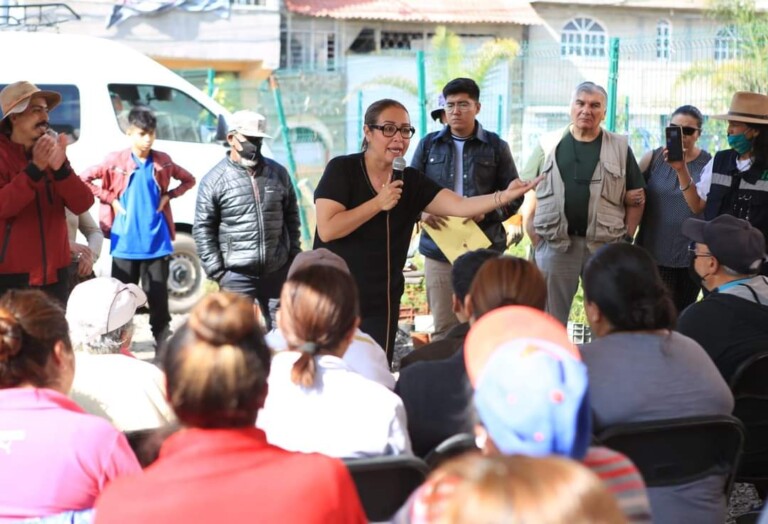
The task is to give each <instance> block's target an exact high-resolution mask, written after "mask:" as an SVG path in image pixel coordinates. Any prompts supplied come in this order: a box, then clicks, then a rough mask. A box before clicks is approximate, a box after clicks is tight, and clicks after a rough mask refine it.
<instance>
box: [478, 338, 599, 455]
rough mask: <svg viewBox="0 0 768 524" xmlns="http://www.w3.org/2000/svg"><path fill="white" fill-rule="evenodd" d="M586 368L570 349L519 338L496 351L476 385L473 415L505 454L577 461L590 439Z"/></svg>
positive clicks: (545, 341) (541, 341) (539, 340)
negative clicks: (563, 458) (549, 456)
mask: <svg viewBox="0 0 768 524" xmlns="http://www.w3.org/2000/svg"><path fill="white" fill-rule="evenodd" d="M588 384H589V380H588V375H587V368H586V366H585V365H584V364H583V363H582V362H580V361H579V360H577V359H576V358H575V357H574V355H573V353H572V352H571V351H570V349H566V348H563V347H562V346H560V345H559V344H555V343H553V342H551V341H548V340H542V339H537V338H521V339H517V340H512V341H510V342H506V343H504V344H502V345H501V346H499V347H498V348H497V349H496V351H495V352H494V353H493V355H491V356H490V358H489V359H488V363H487V365H486V366H485V368H484V369H483V370H482V372H481V373H480V376H479V377H478V379H477V384H476V386H475V395H474V405H475V409H476V410H477V415H478V417H479V418H480V421H481V422H482V424H483V426H485V429H486V431H487V432H488V435H489V436H490V438H491V439H492V440H493V442H494V444H495V445H496V447H497V448H498V449H499V451H501V452H502V453H503V454H504V455H511V454H523V455H530V456H534V457H540V456H546V455H552V454H555V455H563V456H566V457H570V458H573V459H577V460H578V459H581V458H583V457H584V456H585V455H586V453H587V448H588V447H589V443H590V439H591V433H592V431H591V413H590V405H589V394H588Z"/></svg>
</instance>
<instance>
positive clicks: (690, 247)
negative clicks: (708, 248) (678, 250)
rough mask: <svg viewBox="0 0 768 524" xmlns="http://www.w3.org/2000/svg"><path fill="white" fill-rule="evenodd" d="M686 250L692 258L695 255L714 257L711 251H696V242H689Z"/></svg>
mask: <svg viewBox="0 0 768 524" xmlns="http://www.w3.org/2000/svg"><path fill="white" fill-rule="evenodd" d="M688 252H689V253H690V254H691V255H693V258H697V257H714V255H713V254H712V253H698V252H697V251H696V242H691V243H690V244H688Z"/></svg>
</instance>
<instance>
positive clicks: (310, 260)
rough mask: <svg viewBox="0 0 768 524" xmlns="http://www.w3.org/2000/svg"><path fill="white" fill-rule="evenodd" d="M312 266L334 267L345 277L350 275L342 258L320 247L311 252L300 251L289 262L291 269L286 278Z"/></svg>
mask: <svg viewBox="0 0 768 524" xmlns="http://www.w3.org/2000/svg"><path fill="white" fill-rule="evenodd" d="M312 266H330V267H335V268H336V269H338V270H340V271H343V272H344V273H346V274H347V275H350V274H351V273H350V272H349V266H347V263H346V262H345V261H344V259H343V258H341V257H340V256H339V255H337V254H336V253H334V252H333V251H330V250H328V249H326V248H324V247H320V248H317V249H313V250H312V251H302V252H301V253H299V254H298V255H296V258H294V259H293V262H291V267H289V268H288V276H287V278H291V276H292V275H293V274H294V273H296V272H297V271H299V270H301V269H304V268H307V267H312Z"/></svg>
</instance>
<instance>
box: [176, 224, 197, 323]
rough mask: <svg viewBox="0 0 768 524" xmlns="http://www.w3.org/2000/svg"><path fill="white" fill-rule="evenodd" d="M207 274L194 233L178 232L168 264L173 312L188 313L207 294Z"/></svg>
mask: <svg viewBox="0 0 768 524" xmlns="http://www.w3.org/2000/svg"><path fill="white" fill-rule="evenodd" d="M203 282H205V275H204V273H203V268H202V267H201V266H200V259H199V258H197V248H196V247H195V241H194V239H193V238H192V235H190V234H188V233H181V232H177V233H176V240H174V242H173V254H172V255H171V259H170V263H169V264H168V308H169V309H170V312H171V313H186V312H188V311H189V310H190V309H192V307H193V306H194V305H195V304H197V302H198V301H199V300H200V299H201V298H202V296H203V295H204V294H205V289H204V288H203Z"/></svg>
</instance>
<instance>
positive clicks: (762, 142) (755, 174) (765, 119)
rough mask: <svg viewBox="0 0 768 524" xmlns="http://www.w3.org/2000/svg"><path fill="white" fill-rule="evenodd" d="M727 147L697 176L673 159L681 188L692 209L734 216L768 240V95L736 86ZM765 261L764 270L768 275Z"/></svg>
mask: <svg viewBox="0 0 768 524" xmlns="http://www.w3.org/2000/svg"><path fill="white" fill-rule="evenodd" d="M712 118H714V119H717V120H727V121H728V145H729V146H730V147H729V148H728V149H725V150H723V151H718V152H717V153H715V156H714V158H712V159H711V160H710V161H709V163H707V165H706V166H705V167H704V169H703V171H702V173H701V178H700V179H699V180H696V179H694V178H693V176H692V174H691V173H690V172H689V171H688V169H687V167H686V165H685V164H684V163H683V162H671V163H670V165H672V167H673V168H675V170H676V171H677V177H678V180H679V182H680V191H682V193H683V197H684V198H685V201H686V203H687V204H688V207H689V208H690V209H691V210H692V211H693V212H694V213H701V212H702V211H703V212H704V218H705V219H706V220H712V219H713V218H715V217H717V216H719V215H726V214H727V215H733V216H735V217H737V218H741V219H744V220H746V221H747V222H749V223H750V224H752V225H753V226H754V227H756V228H757V229H759V230H760V231H762V233H763V235H764V236H765V237H766V239H768V96H766V95H762V94H759V93H749V92H746V91H738V92H736V93H735V94H734V95H733V98H732V99H731V106H730V108H729V109H728V113H726V114H722V115H713V116H712ZM767 267H768V266H766V265H763V270H762V274H764V275H765V274H768V272H766V268H767Z"/></svg>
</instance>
